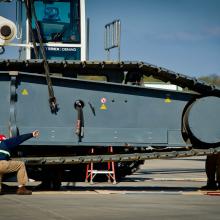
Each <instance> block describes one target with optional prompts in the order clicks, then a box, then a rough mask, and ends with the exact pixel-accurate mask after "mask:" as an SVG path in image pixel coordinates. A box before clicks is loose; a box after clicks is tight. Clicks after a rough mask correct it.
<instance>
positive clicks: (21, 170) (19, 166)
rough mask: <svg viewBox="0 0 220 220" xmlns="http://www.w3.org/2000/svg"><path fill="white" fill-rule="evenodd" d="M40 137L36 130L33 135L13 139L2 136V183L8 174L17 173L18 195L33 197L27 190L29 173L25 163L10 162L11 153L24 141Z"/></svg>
mask: <svg viewBox="0 0 220 220" xmlns="http://www.w3.org/2000/svg"><path fill="white" fill-rule="evenodd" d="M39 135H40V133H39V131H37V130H35V131H33V132H32V133H28V134H23V135H19V136H17V137H13V138H8V139H7V138H6V136H5V135H0V183H1V178H2V176H3V175H4V174H6V173H12V172H17V181H18V189H17V194H18V195H31V194H32V192H31V191H30V190H27V189H26V188H25V185H26V184H27V182H28V176H27V171H26V168H25V164H24V162H23V161H15V160H10V158H11V152H12V151H13V150H16V148H17V147H18V146H19V145H20V144H21V143H23V142H24V141H26V140H28V139H30V138H32V137H35V138H37V137H38V136H39Z"/></svg>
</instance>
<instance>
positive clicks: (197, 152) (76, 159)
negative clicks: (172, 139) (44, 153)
mask: <svg viewBox="0 0 220 220" xmlns="http://www.w3.org/2000/svg"><path fill="white" fill-rule="evenodd" d="M218 153H220V147H217V148H209V149H190V150H187V149H186V150H180V151H177V150H172V149H170V150H169V151H162V152H160V151H153V152H150V153H131V154H110V155H86V156H64V157H23V158H22V157H19V158H13V160H21V161H24V162H25V163H26V164H27V165H32V166H33V165H37V166H38V165H56V164H82V163H84V164H86V163H91V162H93V163H103V162H108V161H114V162H126V161H141V160H152V159H170V158H182V157H193V156H206V155H210V154H218Z"/></svg>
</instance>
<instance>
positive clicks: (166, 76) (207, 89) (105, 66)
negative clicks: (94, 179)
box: [0, 60, 220, 97]
mask: <svg viewBox="0 0 220 220" xmlns="http://www.w3.org/2000/svg"><path fill="white" fill-rule="evenodd" d="M48 65H49V68H50V70H51V72H52V73H53V72H55V73H65V72H72V73H73V72H74V73H77V74H83V75H105V72H107V73H109V72H110V73H111V72H119V73H124V72H126V71H128V72H129V71H132V72H133V73H134V74H141V75H142V76H143V75H145V76H152V77H154V78H156V79H159V80H161V81H163V82H170V83H172V84H175V85H177V86H180V87H183V88H188V89H190V90H191V91H194V92H196V93H199V94H201V95H203V96H207V95H212V96H217V97H220V89H219V88H218V87H216V86H214V85H209V84H207V83H205V82H202V81H200V80H198V79H196V78H193V77H189V76H186V75H184V74H180V73H176V72H174V71H171V70H168V69H165V68H162V67H158V66H155V65H152V64H148V63H145V62H107V61H57V60H56V61H53V60H50V61H48ZM36 70H37V71H36ZM0 71H7V72H8V71H20V72H31V73H44V63H43V61H42V60H0Z"/></svg>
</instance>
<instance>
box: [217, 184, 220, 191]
mask: <svg viewBox="0 0 220 220" xmlns="http://www.w3.org/2000/svg"><path fill="white" fill-rule="evenodd" d="M217 185H218V187H217V188H218V190H220V182H217Z"/></svg>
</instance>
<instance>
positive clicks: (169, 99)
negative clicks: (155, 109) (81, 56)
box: [164, 97, 172, 103]
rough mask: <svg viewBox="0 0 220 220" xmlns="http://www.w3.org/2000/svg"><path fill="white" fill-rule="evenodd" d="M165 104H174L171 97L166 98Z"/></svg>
mask: <svg viewBox="0 0 220 220" xmlns="http://www.w3.org/2000/svg"><path fill="white" fill-rule="evenodd" d="M164 102H165V103H171V102H172V100H171V98H170V97H166V98H165V100H164Z"/></svg>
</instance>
